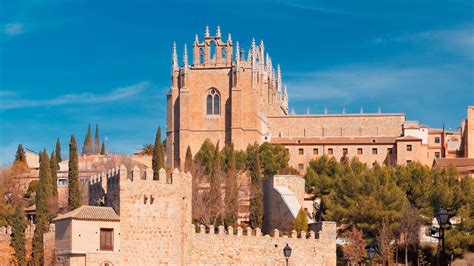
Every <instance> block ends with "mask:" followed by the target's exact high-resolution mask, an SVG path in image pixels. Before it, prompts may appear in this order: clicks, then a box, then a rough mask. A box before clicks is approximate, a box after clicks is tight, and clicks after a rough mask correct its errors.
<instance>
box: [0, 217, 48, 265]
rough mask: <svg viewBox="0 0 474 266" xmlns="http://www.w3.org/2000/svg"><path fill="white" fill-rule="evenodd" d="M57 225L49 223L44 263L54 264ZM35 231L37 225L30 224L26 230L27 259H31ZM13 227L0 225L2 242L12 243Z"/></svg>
mask: <svg viewBox="0 0 474 266" xmlns="http://www.w3.org/2000/svg"><path fill="white" fill-rule="evenodd" d="M54 229H55V227H54V224H51V225H49V231H48V232H47V233H45V234H44V236H43V249H44V265H53V262H54V257H55V256H54V252H55V248H56V245H55V238H54V234H55V232H54V231H55V230H54ZM34 233H35V225H34V224H31V225H28V226H27V228H26V230H25V238H26V252H27V255H26V256H27V259H31V243H32V239H33V234H34ZM11 234H12V228H11V227H10V226H8V227H0V243H1V244H4V245H6V246H9V245H10V241H11Z"/></svg>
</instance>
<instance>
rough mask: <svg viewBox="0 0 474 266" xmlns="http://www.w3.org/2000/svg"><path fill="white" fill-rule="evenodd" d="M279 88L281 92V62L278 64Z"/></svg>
mask: <svg viewBox="0 0 474 266" xmlns="http://www.w3.org/2000/svg"><path fill="white" fill-rule="evenodd" d="M276 75H277V77H276V78H277V89H278V92H280V93H281V69H280V64H278V65H277V73H276Z"/></svg>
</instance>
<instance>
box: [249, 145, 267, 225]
mask: <svg viewBox="0 0 474 266" xmlns="http://www.w3.org/2000/svg"><path fill="white" fill-rule="evenodd" d="M258 149H259V147H258V144H256V143H255V144H254V145H249V147H248V148H247V153H248V158H247V164H248V165H249V168H250V178H251V182H250V206H249V211H250V217H249V219H250V226H251V227H252V228H261V227H262V225H263V188H262V168H261V166H260V159H259V156H258Z"/></svg>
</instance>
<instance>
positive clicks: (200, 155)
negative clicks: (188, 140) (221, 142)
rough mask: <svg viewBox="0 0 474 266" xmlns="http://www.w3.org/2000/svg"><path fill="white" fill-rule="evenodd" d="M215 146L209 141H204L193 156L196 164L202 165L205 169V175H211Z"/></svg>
mask: <svg viewBox="0 0 474 266" xmlns="http://www.w3.org/2000/svg"><path fill="white" fill-rule="evenodd" d="M215 150H216V146H215V145H214V143H212V141H211V140H210V139H205V140H204V142H203V143H202V144H201V147H200V148H199V151H198V152H197V153H196V155H195V156H194V160H195V161H196V163H197V164H199V165H203V166H204V168H205V173H206V175H209V176H210V175H211V174H212V169H213V168H214V167H213V163H214V161H215V160H214V156H215Z"/></svg>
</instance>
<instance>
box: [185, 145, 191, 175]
mask: <svg viewBox="0 0 474 266" xmlns="http://www.w3.org/2000/svg"><path fill="white" fill-rule="evenodd" d="M192 171H193V154H192V153H191V147H189V145H188V148H187V149H186V157H185V158H184V172H185V173H187V172H191V173H192Z"/></svg>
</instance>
